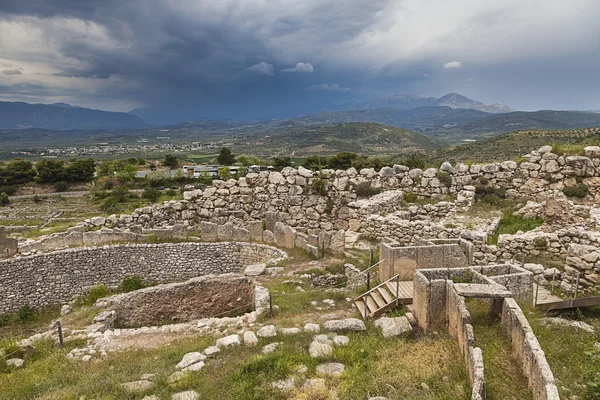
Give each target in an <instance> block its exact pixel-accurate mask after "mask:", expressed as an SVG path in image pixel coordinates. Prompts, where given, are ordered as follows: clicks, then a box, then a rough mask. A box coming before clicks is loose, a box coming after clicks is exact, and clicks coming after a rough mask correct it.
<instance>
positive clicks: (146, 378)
mask: <svg viewBox="0 0 600 400" xmlns="http://www.w3.org/2000/svg"><path fill="white" fill-rule="evenodd" d="M154 378H156V374H143V375H142V376H140V379H141V380H144V381H151V380H153V379H154Z"/></svg>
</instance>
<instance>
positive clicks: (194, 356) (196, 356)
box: [175, 351, 206, 369]
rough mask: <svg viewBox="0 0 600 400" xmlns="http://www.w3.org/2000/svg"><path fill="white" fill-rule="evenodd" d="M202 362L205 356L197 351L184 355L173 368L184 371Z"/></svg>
mask: <svg viewBox="0 0 600 400" xmlns="http://www.w3.org/2000/svg"><path fill="white" fill-rule="evenodd" d="M204 360H206V355H204V354H202V353H200V352H199V351H194V352H192V353H187V354H186V355H184V356H183V358H182V359H181V361H180V362H179V364H177V365H176V366H175V368H177V369H184V368H186V367H189V366H190V365H192V364H196V363H197V362H200V361H204Z"/></svg>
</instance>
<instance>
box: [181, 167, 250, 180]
mask: <svg viewBox="0 0 600 400" xmlns="http://www.w3.org/2000/svg"><path fill="white" fill-rule="evenodd" d="M221 168H223V166H222V165H184V166H183V174H184V175H187V176H193V177H194V178H199V177H201V176H203V175H205V174H207V175H208V176H211V177H213V178H215V177H218V176H219V169H221ZM228 168H229V171H231V174H232V175H234V174H237V172H238V171H239V169H240V167H237V166H229V167H228Z"/></svg>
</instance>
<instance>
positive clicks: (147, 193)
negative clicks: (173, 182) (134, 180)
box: [142, 188, 160, 203]
mask: <svg viewBox="0 0 600 400" xmlns="http://www.w3.org/2000/svg"><path fill="white" fill-rule="evenodd" d="M142 197H143V198H144V199H147V200H149V201H150V202H152V203H156V202H157V201H158V199H160V190H158V189H156V188H148V189H144V192H143V193H142Z"/></svg>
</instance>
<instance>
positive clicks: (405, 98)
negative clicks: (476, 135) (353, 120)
mask: <svg viewBox="0 0 600 400" xmlns="http://www.w3.org/2000/svg"><path fill="white" fill-rule="evenodd" d="M419 107H450V108H453V109H471V110H478V111H484V112H487V113H491V114H499V113H508V112H511V111H514V110H513V109H512V108H510V107H509V106H507V105H504V104H500V103H492V104H483V103H481V102H479V101H476V100H473V99H469V98H468V97H465V96H463V95H461V94H458V93H448V94H446V95H444V96H442V97H421V96H416V95H414V94H396V95H393V96H388V97H383V98H379V99H373V100H369V101H364V102H355V103H347V104H345V105H343V108H344V109H345V110H374V109H377V108H396V109H399V110H410V109H413V108H419Z"/></svg>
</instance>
